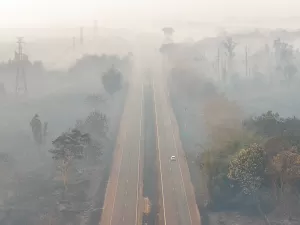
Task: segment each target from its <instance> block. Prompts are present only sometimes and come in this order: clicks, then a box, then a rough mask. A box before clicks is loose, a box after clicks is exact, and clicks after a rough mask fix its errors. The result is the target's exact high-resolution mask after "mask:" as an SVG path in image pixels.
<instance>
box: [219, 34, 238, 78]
mask: <svg viewBox="0 0 300 225" xmlns="http://www.w3.org/2000/svg"><path fill="white" fill-rule="evenodd" d="M222 44H223V47H224V48H225V51H226V52H225V54H226V56H227V59H228V61H227V67H228V68H227V69H228V71H229V75H232V72H233V71H232V69H233V68H232V62H233V58H234V56H235V53H234V50H235V47H236V46H237V43H236V42H234V41H233V39H232V37H227V38H226V39H225V40H224V41H223V43H222Z"/></svg>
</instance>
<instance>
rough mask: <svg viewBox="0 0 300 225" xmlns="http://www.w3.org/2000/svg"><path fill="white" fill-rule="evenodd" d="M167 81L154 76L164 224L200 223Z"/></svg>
mask: <svg viewBox="0 0 300 225" xmlns="http://www.w3.org/2000/svg"><path fill="white" fill-rule="evenodd" d="M164 84H165V82H163V79H161V77H160V76H155V77H154V80H153V91H154V109H155V115H156V128H157V131H156V133H157V150H158V155H159V166H160V179H161V192H162V193H161V195H162V210H161V213H162V214H163V224H161V225H200V216H199V212H198V208H197V205H196V199H195V194H194V190H193V186H192V184H191V180H190V174H189V170H188V166H187V162H186V160H185V157H184V151H183V150H182V147H181V142H180V137H179V132H178V126H177V122H176V119H175V117H174V113H173V111H172V108H171V105H170V102H169V98H168V91H167V89H166V88H165V85H164ZM172 155H174V156H176V158H177V161H172V162H171V161H170V157H171V156H172Z"/></svg>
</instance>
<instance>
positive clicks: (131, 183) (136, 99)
mask: <svg viewBox="0 0 300 225" xmlns="http://www.w3.org/2000/svg"><path fill="white" fill-rule="evenodd" d="M142 103H143V85H142V84H141V83H138V82H132V84H131V86H130V88H129V91H128V97H127V99H126V103H125V108H124V113H123V116H122V120H121V124H120V130H119V136H118V140H117V146H116V149H115V153H114V161H113V165H112V169H111V174H110V179H109V183H108V185H107V189H106V195H105V201H104V209H103V213H102V217H101V221H100V225H121V224H122V225H124V224H126V225H127V224H128V225H138V224H139V221H140V220H141V213H142V210H140V209H141V208H142V207H141V205H142V202H143V199H142V197H141V196H142V193H141V191H142V189H141V187H142V160H141V159H142V157H141V155H142V149H141V147H142V145H141V143H142V142H141V139H142V136H143V135H142Z"/></svg>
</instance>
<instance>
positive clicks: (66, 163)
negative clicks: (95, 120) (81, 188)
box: [49, 129, 91, 189]
mask: <svg viewBox="0 0 300 225" xmlns="http://www.w3.org/2000/svg"><path fill="white" fill-rule="evenodd" d="M90 142H91V139H90V136H89V134H82V133H81V132H80V131H79V130H78V129H73V130H71V131H68V132H64V133H62V134H61V135H60V136H59V137H57V138H56V139H55V140H54V141H53V142H52V145H53V147H54V148H53V149H51V150H49V152H50V153H51V154H52V158H53V159H54V160H57V161H59V163H60V170H61V175H62V178H63V181H64V186H65V189H67V180H68V169H69V167H70V165H71V163H72V162H73V160H74V159H82V158H83V156H84V153H83V150H84V149H85V148H86V147H87V146H88V145H89V143H90Z"/></svg>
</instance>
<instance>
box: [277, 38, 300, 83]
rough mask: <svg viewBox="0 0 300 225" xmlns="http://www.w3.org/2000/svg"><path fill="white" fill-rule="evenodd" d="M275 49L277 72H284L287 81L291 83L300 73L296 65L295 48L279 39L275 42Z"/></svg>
mask: <svg viewBox="0 0 300 225" xmlns="http://www.w3.org/2000/svg"><path fill="white" fill-rule="evenodd" d="M273 48H274V50H275V60H276V70H277V71H280V72H282V74H283V75H284V77H285V79H286V80H288V81H291V79H292V78H293V77H294V76H295V74H296V73H297V72H298V69H297V67H296V66H295V63H294V52H295V50H294V47H293V46H292V45H289V44H288V43H285V42H283V41H281V40H280V39H279V38H278V39H276V40H274V43H273Z"/></svg>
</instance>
